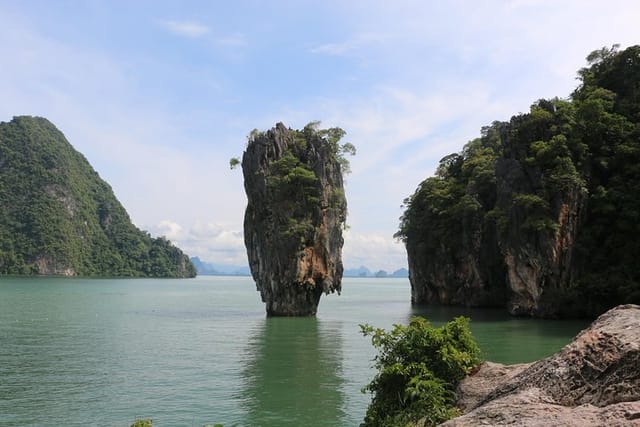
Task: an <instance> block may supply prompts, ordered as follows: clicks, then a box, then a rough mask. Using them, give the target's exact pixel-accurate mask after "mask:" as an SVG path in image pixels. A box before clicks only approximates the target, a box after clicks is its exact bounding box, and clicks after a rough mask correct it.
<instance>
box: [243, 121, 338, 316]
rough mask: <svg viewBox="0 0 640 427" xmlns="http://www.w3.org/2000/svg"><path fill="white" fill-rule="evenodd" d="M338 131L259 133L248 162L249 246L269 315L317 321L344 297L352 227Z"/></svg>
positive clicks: (276, 130)
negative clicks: (328, 298)
mask: <svg viewBox="0 0 640 427" xmlns="http://www.w3.org/2000/svg"><path fill="white" fill-rule="evenodd" d="M343 135H344V131H342V130H341V129H339V128H332V129H328V130H318V129H317V128H316V126H314V124H310V125H307V126H306V127H305V128H304V130H302V131H297V130H292V129H288V128H287V127H285V126H284V125H283V124H282V123H278V124H277V125H276V126H275V127H274V128H272V129H270V130H268V131H267V132H258V131H254V132H252V134H251V136H250V138H249V143H248V145H247V148H246V150H245V152H244V155H243V157H242V171H243V175H244V187H245V191H246V194H247V209H246V211H245V217H244V239H245V245H246V248H247V255H248V258H249V266H250V268H251V274H252V276H253V278H254V280H255V282H256V287H257V289H258V291H259V292H260V295H261V297H262V301H263V302H265V303H266V310H267V314H268V315H272V316H311V315H315V313H316V310H317V306H318V302H319V300H320V296H321V295H322V294H323V293H327V294H328V293H332V292H338V293H339V292H340V290H341V281H342V272H343V265H342V245H343V242H344V241H343V238H342V228H343V226H344V223H345V220H346V213H347V210H346V209H347V203H346V199H345V195H344V188H343V179H342V168H341V162H343V161H344V158H343V157H342V151H341V150H342V147H343V146H341V145H340V144H339V143H338V141H339V139H340V138H341V137H342V136H343Z"/></svg>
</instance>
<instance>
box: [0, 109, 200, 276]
mask: <svg viewBox="0 0 640 427" xmlns="http://www.w3.org/2000/svg"><path fill="white" fill-rule="evenodd" d="M0 206H2V208H1V209H0V274H39V275H62V276H76V275H82V276H134V277H136V276H151V277H193V276H195V268H194V267H193V265H192V264H191V262H190V261H189V259H188V258H187V256H186V255H185V254H183V253H182V251H181V250H180V249H178V248H176V247H175V246H173V245H171V244H170V242H168V241H167V240H165V239H163V238H159V239H154V238H152V237H151V236H149V235H148V234H147V233H145V232H143V231H141V230H139V229H138V228H136V227H135V226H134V225H133V224H132V223H131V221H130V219H129V216H128V214H127V212H126V211H125V209H124V207H122V205H121V204H120V202H118V200H117V199H116V197H115V196H114V194H113V191H112V190H111V187H109V185H108V184H107V183H106V182H104V181H103V180H102V179H100V177H99V176H98V174H97V173H96V171H95V170H93V168H92V167H91V165H90V164H89V163H88V162H87V160H86V159H85V158H84V156H82V154H80V153H79V152H77V151H76V150H75V149H74V148H73V147H72V146H71V144H69V142H68V141H67V140H66V138H65V137H64V135H63V134H62V133H61V132H60V131H59V130H58V129H56V127H55V126H54V125H53V124H52V123H50V122H49V121H48V120H46V119H43V118H38V117H16V118H14V119H13V120H12V121H11V122H8V123H0Z"/></svg>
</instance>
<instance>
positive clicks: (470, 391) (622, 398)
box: [442, 304, 640, 427]
mask: <svg viewBox="0 0 640 427" xmlns="http://www.w3.org/2000/svg"><path fill="white" fill-rule="evenodd" d="M457 395H458V401H457V406H458V407H459V408H460V410H461V411H462V415H461V416H460V417H457V418H454V419H453V420H450V421H448V422H446V423H444V424H442V425H443V426H447V427H454V426H455V427H462V426H478V425H492V426H496V425H518V426H550V425H563V426H603V425H607V426H614V425H625V426H627V425H633V426H635V425H637V426H640V306H638V305H632V304H628V305H621V306H618V307H616V308H613V309H611V310H609V311H608V312H606V313H605V314H603V315H601V316H600V317H599V318H598V319H597V320H595V321H594V322H593V323H592V324H591V326H589V327H588V328H587V329H585V330H583V331H582V332H580V333H579V334H578V335H577V336H576V337H575V338H574V340H573V341H572V342H571V343H569V344H568V345H567V346H565V347H564V348H563V349H562V350H560V351H559V352H558V353H556V354H554V355H553V356H550V357H548V358H546V359H542V360H539V361H537V362H533V363H530V364H520V365H501V364H498V363H492V362H485V363H483V364H482V365H480V367H479V369H478V370H477V371H476V372H475V373H474V374H472V375H471V376H469V377H467V378H466V379H465V380H463V381H462V382H461V383H460V385H459V387H458V391H457Z"/></svg>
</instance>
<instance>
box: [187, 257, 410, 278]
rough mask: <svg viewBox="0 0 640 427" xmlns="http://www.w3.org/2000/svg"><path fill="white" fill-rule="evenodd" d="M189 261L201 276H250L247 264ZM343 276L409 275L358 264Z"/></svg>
mask: <svg viewBox="0 0 640 427" xmlns="http://www.w3.org/2000/svg"><path fill="white" fill-rule="evenodd" d="M191 262H192V263H193V265H194V266H195V267H196V270H197V272H198V275H202V276H251V271H250V270H249V266H246V265H245V266H242V265H230V264H216V263H213V262H206V261H203V260H201V259H200V258H199V257H192V258H191ZM342 276H343V277H371V278H382V277H409V271H408V270H407V269H406V268H399V269H397V270H394V271H393V272H392V273H387V272H386V271H384V270H378V271H377V272H372V271H371V270H370V269H369V268H368V267H365V266H360V267H359V268H352V269H346V270H344V273H343V275H342Z"/></svg>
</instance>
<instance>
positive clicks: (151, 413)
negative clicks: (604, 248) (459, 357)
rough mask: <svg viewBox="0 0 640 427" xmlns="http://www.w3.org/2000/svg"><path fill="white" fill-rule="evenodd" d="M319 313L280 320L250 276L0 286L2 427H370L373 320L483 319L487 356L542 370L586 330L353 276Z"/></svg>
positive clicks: (481, 337) (476, 325)
mask: <svg viewBox="0 0 640 427" xmlns="http://www.w3.org/2000/svg"><path fill="white" fill-rule="evenodd" d="M342 284H343V290H342V293H341V295H337V294H331V295H323V297H322V298H321V300H320V305H319V307H318V314H317V316H316V317H313V318H280V317H278V318H268V317H266V315H265V309H264V304H263V303H262V302H261V300H260V294H259V293H258V292H257V291H256V287H255V284H254V282H253V280H252V279H251V278H250V277H222V276H200V277H197V278H195V279H179V280H178V279H175V280H174V279H83V278H40V277H38V278H21V277H0V427H9V426H117V427H128V426H130V425H131V424H132V423H133V422H134V421H135V420H137V419H152V420H153V426H154V427H162V426H187V427H188V426H197V427H202V426H204V425H213V424H222V425H223V426H224V427H233V426H248V427H254V426H255V427H262V426H264V427H269V426H274V427H275V426H278V427H286V426H308V427H313V426H319V427H322V426H327V427H329V426H331V427H336V426H358V425H359V424H360V422H361V421H362V419H363V417H364V414H365V411H366V408H367V405H368V404H369V401H370V399H371V396H370V395H369V394H365V393H362V391H361V390H362V388H363V387H364V386H365V385H366V384H367V383H368V382H369V381H371V379H372V378H373V376H374V375H375V369H374V368H373V358H374V357H375V355H376V350H375V349H374V348H373V347H372V345H371V341H370V338H369V337H364V336H363V335H362V334H361V332H360V326H359V325H362V324H369V325H372V326H374V327H381V328H387V329H388V328H391V327H392V326H393V325H394V324H407V323H408V322H409V320H410V318H411V317H412V316H424V317H426V318H427V319H428V320H429V321H430V322H431V323H432V324H434V325H436V326H437V325H441V324H443V323H444V322H446V321H448V320H450V319H452V318H453V317H455V316H460V315H464V316H467V317H469V318H470V319H471V329H472V332H473V334H474V337H475V338H476V340H477V341H478V343H479V345H480V347H481V348H482V350H483V355H484V358H485V359H486V360H491V361H496V362H501V363H522V362H530V361H533V360H536V359H539V358H542V357H545V356H548V355H551V354H553V353H554V352H556V351H557V350H559V349H560V348H561V347H562V346H564V345H565V344H567V343H568V342H569V341H570V340H571V338H572V337H573V336H574V335H575V334H576V333H577V332H579V331H580V330H581V329H583V328H585V327H586V326H587V322H585V321H566V320H565V321H560V320H535V319H522V318H513V317H509V316H508V315H506V313H505V311H504V310H498V309H461V308H451V307H424V306H421V307H417V306H412V305H411V302H410V285H409V281H408V279H403V278H345V279H343V283H342Z"/></svg>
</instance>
